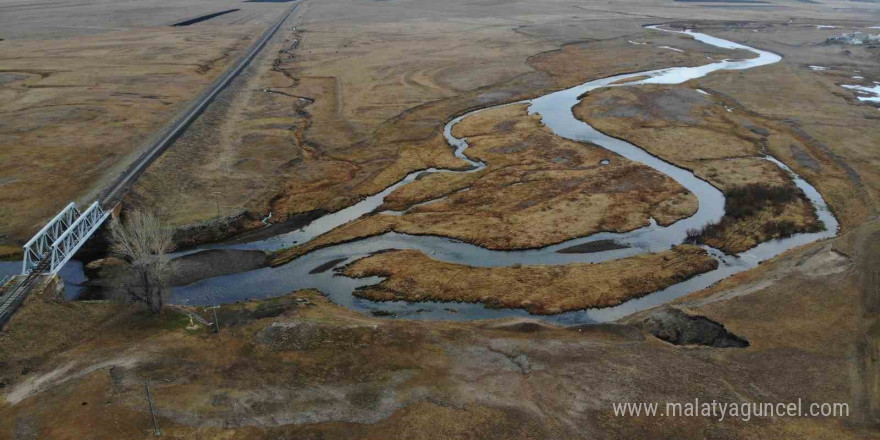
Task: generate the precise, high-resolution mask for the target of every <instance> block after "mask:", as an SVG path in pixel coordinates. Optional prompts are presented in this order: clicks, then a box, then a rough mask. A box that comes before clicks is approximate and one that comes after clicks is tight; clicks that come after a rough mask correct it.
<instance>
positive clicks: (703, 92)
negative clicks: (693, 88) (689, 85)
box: [697, 89, 711, 95]
mask: <svg viewBox="0 0 880 440" xmlns="http://www.w3.org/2000/svg"><path fill="white" fill-rule="evenodd" d="M697 91H698V92H700V93H702V94H704V95H711V94H710V93H709V92H707V91H705V90H703V89H697Z"/></svg>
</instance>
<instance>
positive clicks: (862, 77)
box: [852, 76, 865, 79]
mask: <svg viewBox="0 0 880 440" xmlns="http://www.w3.org/2000/svg"><path fill="white" fill-rule="evenodd" d="M852 79H865V77H864V76H854V77H852Z"/></svg>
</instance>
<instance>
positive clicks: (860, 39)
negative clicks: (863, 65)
mask: <svg viewBox="0 0 880 440" xmlns="http://www.w3.org/2000/svg"><path fill="white" fill-rule="evenodd" d="M825 42H826V43H837V44H850V45H856V46H858V45H862V44H880V34H873V35H872V34H867V33H864V32H851V33H848V34H843V35H835V36H833V37H828V38H827V39H826V40H825Z"/></svg>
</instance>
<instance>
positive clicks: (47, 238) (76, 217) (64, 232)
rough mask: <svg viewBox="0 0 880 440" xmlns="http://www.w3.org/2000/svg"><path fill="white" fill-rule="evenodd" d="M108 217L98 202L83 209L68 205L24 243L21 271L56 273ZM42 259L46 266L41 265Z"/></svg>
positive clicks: (107, 212)
mask: <svg viewBox="0 0 880 440" xmlns="http://www.w3.org/2000/svg"><path fill="white" fill-rule="evenodd" d="M109 216H110V212H109V211H105V210H104V209H103V208H101V205H100V204H99V203H98V202H95V203H92V205H91V206H89V207H88V209H86V210H85V211H83V212H79V210H77V209H76V205H75V204H73V203H70V204H68V205H67V206H66V207H64V209H62V210H61V212H59V213H58V215H56V216H55V218H53V219H52V220H51V221H49V223H47V224H46V226H43V229H40V232H37V234H36V235H34V238H31V239H30V241H28V242H27V244H25V245H24V260H23V261H22V263H21V273H22V274H27V273H29V272H31V271H33V270H35V269H38V268H40V269H42V268H43V267H45V270H48V272H49V274H50V275H55V274H56V273H58V271H59V270H61V268H62V267H64V264H65V263H67V262H68V261H69V260H70V258H71V257H73V255H74V254H75V253H76V251H78V250H79V248H81V247H82V245H83V244H84V243H85V242H86V241H88V239H89V238H90V237H91V236H92V234H94V233H95V231H97V230H98V228H100V227H101V224H103V223H104V221H105V220H107V217H109ZM44 260H45V261H46V262H48V265H45V264H41V263H43V262H44Z"/></svg>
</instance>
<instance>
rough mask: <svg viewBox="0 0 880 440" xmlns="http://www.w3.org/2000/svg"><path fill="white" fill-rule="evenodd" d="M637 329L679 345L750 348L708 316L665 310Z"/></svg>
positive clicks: (668, 308)
mask: <svg viewBox="0 0 880 440" xmlns="http://www.w3.org/2000/svg"><path fill="white" fill-rule="evenodd" d="M633 325H635V326H636V327H638V328H640V329H642V330H644V331H646V332H648V333H650V334H652V335H654V336H655V337H657V338H659V339H662V340H664V341H666V342H669V343H670V344H675V345H705V346H708V347H716V348H740V347H748V346H749V341H747V340H745V339H743V338H741V337H739V336H737V335H734V334H733V333H730V332H728V331H727V329H725V328H724V326H723V325H722V324H719V323H717V322H715V321H713V320H711V319H709V318H706V317H705V316H691V315H688V314H687V313H685V312H682V311H681V310H679V309H675V308H672V307H663V308H661V309H659V310H657V311H655V312H653V313H651V314H649V315H647V316H646V317H644V318H642V319H640V320H638V321H637V322H634V323H633Z"/></svg>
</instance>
